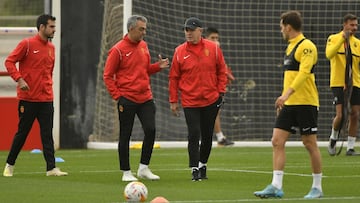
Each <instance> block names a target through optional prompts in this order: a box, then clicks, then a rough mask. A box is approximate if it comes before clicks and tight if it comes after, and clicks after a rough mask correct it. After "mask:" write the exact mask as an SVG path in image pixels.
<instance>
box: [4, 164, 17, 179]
mask: <svg viewBox="0 0 360 203" xmlns="http://www.w3.org/2000/svg"><path fill="white" fill-rule="evenodd" d="M13 173H14V165H10V164H8V163H6V165H5V168H4V173H3V176H5V177H12V176H13Z"/></svg>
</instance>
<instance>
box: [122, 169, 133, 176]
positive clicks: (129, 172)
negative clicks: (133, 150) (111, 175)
mask: <svg viewBox="0 0 360 203" xmlns="http://www.w3.org/2000/svg"><path fill="white" fill-rule="evenodd" d="M123 174H124V175H132V173H131V170H128V171H123Z"/></svg>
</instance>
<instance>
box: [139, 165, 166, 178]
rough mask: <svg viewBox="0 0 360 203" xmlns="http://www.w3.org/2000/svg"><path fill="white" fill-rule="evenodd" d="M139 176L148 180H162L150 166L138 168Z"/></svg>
mask: <svg viewBox="0 0 360 203" xmlns="http://www.w3.org/2000/svg"><path fill="white" fill-rule="evenodd" d="M137 176H138V177H139V178H144V179H148V180H160V177H159V176H157V175H155V174H153V173H152V172H151V171H150V169H149V168H144V169H141V170H138V172H137Z"/></svg>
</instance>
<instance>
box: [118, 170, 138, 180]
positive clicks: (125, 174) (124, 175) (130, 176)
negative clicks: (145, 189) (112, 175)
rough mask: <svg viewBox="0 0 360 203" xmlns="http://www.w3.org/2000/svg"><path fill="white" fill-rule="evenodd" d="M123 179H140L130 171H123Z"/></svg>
mask: <svg viewBox="0 0 360 203" xmlns="http://www.w3.org/2000/svg"><path fill="white" fill-rule="evenodd" d="M121 180H122V181H124V182H132V181H137V180H138V179H137V178H136V177H135V176H134V175H133V174H132V173H131V172H130V173H123V176H122V179H121Z"/></svg>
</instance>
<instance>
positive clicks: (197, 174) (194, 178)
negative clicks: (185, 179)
mask: <svg viewBox="0 0 360 203" xmlns="http://www.w3.org/2000/svg"><path fill="white" fill-rule="evenodd" d="M191 175H192V178H191V180H192V181H201V177H200V171H199V169H198V168H194V169H193V170H192V172H191Z"/></svg>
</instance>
